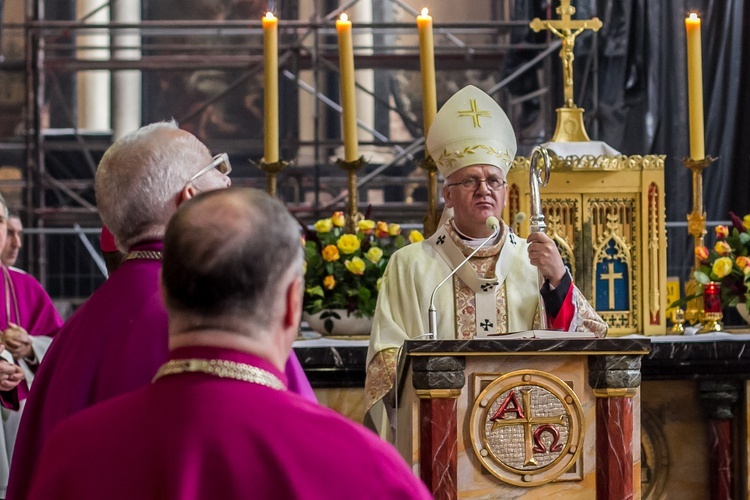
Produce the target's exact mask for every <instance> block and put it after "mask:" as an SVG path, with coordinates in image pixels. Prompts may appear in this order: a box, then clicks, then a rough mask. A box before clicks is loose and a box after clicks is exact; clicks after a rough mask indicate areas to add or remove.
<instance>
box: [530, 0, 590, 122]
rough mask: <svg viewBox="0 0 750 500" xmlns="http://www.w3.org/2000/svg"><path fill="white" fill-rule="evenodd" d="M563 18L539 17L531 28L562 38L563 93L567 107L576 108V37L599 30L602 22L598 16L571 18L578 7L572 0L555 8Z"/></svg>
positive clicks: (564, 1)
mask: <svg viewBox="0 0 750 500" xmlns="http://www.w3.org/2000/svg"><path fill="white" fill-rule="evenodd" d="M555 12H557V13H558V14H560V17H561V18H562V19H558V20H545V21H542V20H541V19H539V18H538V17H537V18H535V19H534V20H533V21H531V25H530V26H531V29H533V30H534V31H535V32H539V31H541V30H545V29H546V30H550V31H551V32H552V33H554V34H555V35H556V36H558V37H560V39H561V40H562V48H561V49H560V59H562V65H563V95H564V97H565V107H568V108H574V107H575V104H574V102H573V59H574V58H575V56H574V55H573V48H574V47H575V43H576V37H577V36H578V35H580V34H581V33H583V31H584V30H587V29H590V30H593V31H599V28H601V27H602V22H601V21H600V20H599V18H598V17H594V18H591V19H571V18H570V16H572V15H573V14H575V12H576V9H575V7H573V6H572V5H570V0H562V1H561V2H560V6H559V7H558V8H557V9H555Z"/></svg>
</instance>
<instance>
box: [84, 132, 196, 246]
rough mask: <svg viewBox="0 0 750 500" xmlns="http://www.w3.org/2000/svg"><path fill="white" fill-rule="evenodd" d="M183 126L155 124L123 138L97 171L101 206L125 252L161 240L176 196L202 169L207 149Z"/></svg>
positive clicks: (109, 151) (100, 163)
mask: <svg viewBox="0 0 750 500" xmlns="http://www.w3.org/2000/svg"><path fill="white" fill-rule="evenodd" d="M178 131H180V129H179V127H178V126H177V123H176V122H175V121H174V120H172V121H170V122H158V123H152V124H150V125H146V126H144V127H141V128H140V129H138V130H136V131H134V132H131V133H130V134H127V135H125V136H123V137H121V138H120V139H118V140H117V141H116V142H115V143H114V144H112V146H111V147H110V148H109V149H108V150H107V151H106V152H105V153H104V156H103V157H102V159H101V161H100V162H99V168H98V169H97V171H96V202H97V205H98V207H99V213H100V215H101V218H102V221H103V222H104V224H105V225H106V226H107V227H108V228H109V230H110V231H111V232H112V235H113V236H114V238H115V242H116V243H117V246H118V247H119V248H120V250H123V251H127V250H128V249H129V248H130V247H132V246H133V245H134V244H136V243H138V242H139V241H144V240H148V239H161V238H162V237H163V236H164V229H165V227H166V224H167V221H168V220H169V217H170V216H171V215H172V214H173V213H174V211H175V209H176V207H177V200H176V196H177V195H178V194H179V192H180V191H181V190H182V188H183V187H184V186H185V183H186V182H187V181H188V179H189V178H190V176H191V175H192V174H193V173H195V172H196V171H197V170H198V169H199V168H200V166H201V165H200V161H201V158H202V156H204V155H207V154H208V150H207V148H206V146H205V145H204V144H203V143H202V142H200V141H199V140H198V139H197V138H196V137H195V136H193V135H191V134H189V133H187V132H183V133H180V134H177V132H178Z"/></svg>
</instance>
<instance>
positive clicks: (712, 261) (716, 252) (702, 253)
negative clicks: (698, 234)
mask: <svg viewBox="0 0 750 500" xmlns="http://www.w3.org/2000/svg"><path fill="white" fill-rule="evenodd" d="M730 215H731V216H732V222H733V227H731V228H728V227H726V226H718V227H716V239H717V242H716V245H715V246H714V247H713V248H712V249H710V250H709V249H708V248H706V247H698V248H696V255H697V256H698V258H699V259H701V260H700V267H699V268H698V269H697V270H696V271H695V272H694V273H693V277H694V278H695V280H696V281H697V282H698V283H701V284H704V285H705V284H706V283H709V282H710V281H715V282H718V283H720V284H721V303H722V305H723V306H724V307H731V306H736V305H737V304H738V303H739V302H747V301H748V298H750V286H748V285H750V258H749V257H748V256H749V255H750V234H748V233H747V228H746V227H745V224H744V221H743V220H741V219H739V218H738V217H736V216H735V215H734V214H730ZM749 217H750V216H745V220H746V221H748V222H750V218H749ZM691 298H694V297H685V298H684V299H682V301H680V302H681V303H682V302H686V301H687V300H690V299H691ZM681 303H680V304H677V305H683V304H681ZM683 307H684V306H683Z"/></svg>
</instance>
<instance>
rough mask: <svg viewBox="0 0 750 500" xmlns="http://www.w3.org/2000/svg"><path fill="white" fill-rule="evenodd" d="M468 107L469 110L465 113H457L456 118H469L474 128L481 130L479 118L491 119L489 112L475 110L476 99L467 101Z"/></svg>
mask: <svg viewBox="0 0 750 500" xmlns="http://www.w3.org/2000/svg"><path fill="white" fill-rule="evenodd" d="M469 106H470V107H471V109H467V110H465V111H459V112H458V116H471V118H472V119H473V120H474V128H482V124H481V123H479V118H480V117H481V118H492V115H491V114H490V112H489V111H482V110H480V109H477V100H476V99H469Z"/></svg>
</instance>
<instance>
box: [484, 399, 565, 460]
mask: <svg viewBox="0 0 750 500" xmlns="http://www.w3.org/2000/svg"><path fill="white" fill-rule="evenodd" d="M512 391H513V389H511V392H510V393H509V394H508V397H511V395H512V394H513V392H512ZM520 392H521V398H522V401H523V403H521V408H522V409H523V415H524V417H523V418H508V419H504V418H502V415H499V413H500V411H499V410H498V412H497V413H495V415H493V416H492V418H490V420H494V421H493V422H492V430H493V431H494V430H495V429H496V428H498V427H507V426H509V425H522V426H523V444H524V454H525V456H524V464H523V465H524V466H526V465H536V464H537V462H536V459H535V458H534V442H533V433H532V432H531V428H532V426H534V425H539V424H558V425H562V424H563V418H564V417H565V415H557V416H556V417H538V418H534V417H533V416H532V415H531V409H532V408H531V389H521V391H520ZM501 408H502V405H501ZM507 412H513V410H506V411H504V412H503V413H507ZM514 413H516V414H517V415H519V413H518V412H514Z"/></svg>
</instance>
